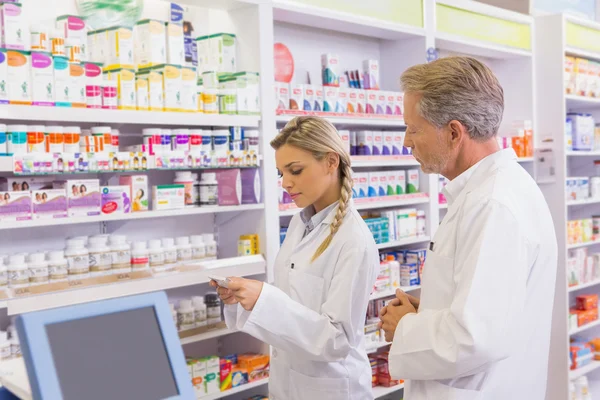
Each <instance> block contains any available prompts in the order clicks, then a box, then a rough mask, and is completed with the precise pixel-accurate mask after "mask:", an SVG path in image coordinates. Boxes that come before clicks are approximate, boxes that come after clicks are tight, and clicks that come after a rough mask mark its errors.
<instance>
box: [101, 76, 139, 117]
mask: <svg viewBox="0 0 600 400" xmlns="http://www.w3.org/2000/svg"><path fill="white" fill-rule="evenodd" d="M104 76H105V77H106V79H107V80H109V81H114V82H117V98H118V108H119V110H135V109H136V108H137V104H136V99H135V97H136V96H135V92H136V90H135V71H134V70H133V69H128V68H117V69H112V70H109V71H104Z"/></svg>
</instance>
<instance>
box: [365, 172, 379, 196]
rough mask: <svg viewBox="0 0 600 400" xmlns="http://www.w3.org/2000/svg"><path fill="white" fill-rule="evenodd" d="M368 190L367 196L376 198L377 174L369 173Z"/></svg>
mask: <svg viewBox="0 0 600 400" xmlns="http://www.w3.org/2000/svg"><path fill="white" fill-rule="evenodd" d="M368 174H369V188H368V192H367V193H368V196H369V197H377V196H379V176H380V173H379V172H369V173H368Z"/></svg>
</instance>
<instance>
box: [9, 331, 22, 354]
mask: <svg viewBox="0 0 600 400" xmlns="http://www.w3.org/2000/svg"><path fill="white" fill-rule="evenodd" d="M10 355H11V357H12V358H19V357H21V343H20V342H19V335H16V334H15V335H12V338H11V339H10Z"/></svg>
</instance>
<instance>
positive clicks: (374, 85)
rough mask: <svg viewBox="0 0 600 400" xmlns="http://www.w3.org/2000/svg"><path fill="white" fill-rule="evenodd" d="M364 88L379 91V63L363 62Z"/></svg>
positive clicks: (375, 61) (374, 61)
mask: <svg viewBox="0 0 600 400" xmlns="http://www.w3.org/2000/svg"><path fill="white" fill-rule="evenodd" d="M363 74H364V88H365V89H373V90H379V61H377V60H364V61H363Z"/></svg>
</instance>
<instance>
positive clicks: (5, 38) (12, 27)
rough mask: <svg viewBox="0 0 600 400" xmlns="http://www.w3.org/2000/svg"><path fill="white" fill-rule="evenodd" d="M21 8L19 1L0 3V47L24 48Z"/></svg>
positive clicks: (24, 27) (25, 29) (25, 28)
mask: <svg viewBox="0 0 600 400" xmlns="http://www.w3.org/2000/svg"><path fill="white" fill-rule="evenodd" d="M22 13H23V9H22V7H21V4H19V3H10V2H7V3H1V4H0V29H1V30H2V40H1V44H2V48H4V49H11V50H25V43H27V42H26V40H25V37H26V35H27V34H26V32H27V33H28V32H29V29H27V27H26V25H25V19H24V17H23V14H22Z"/></svg>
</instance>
